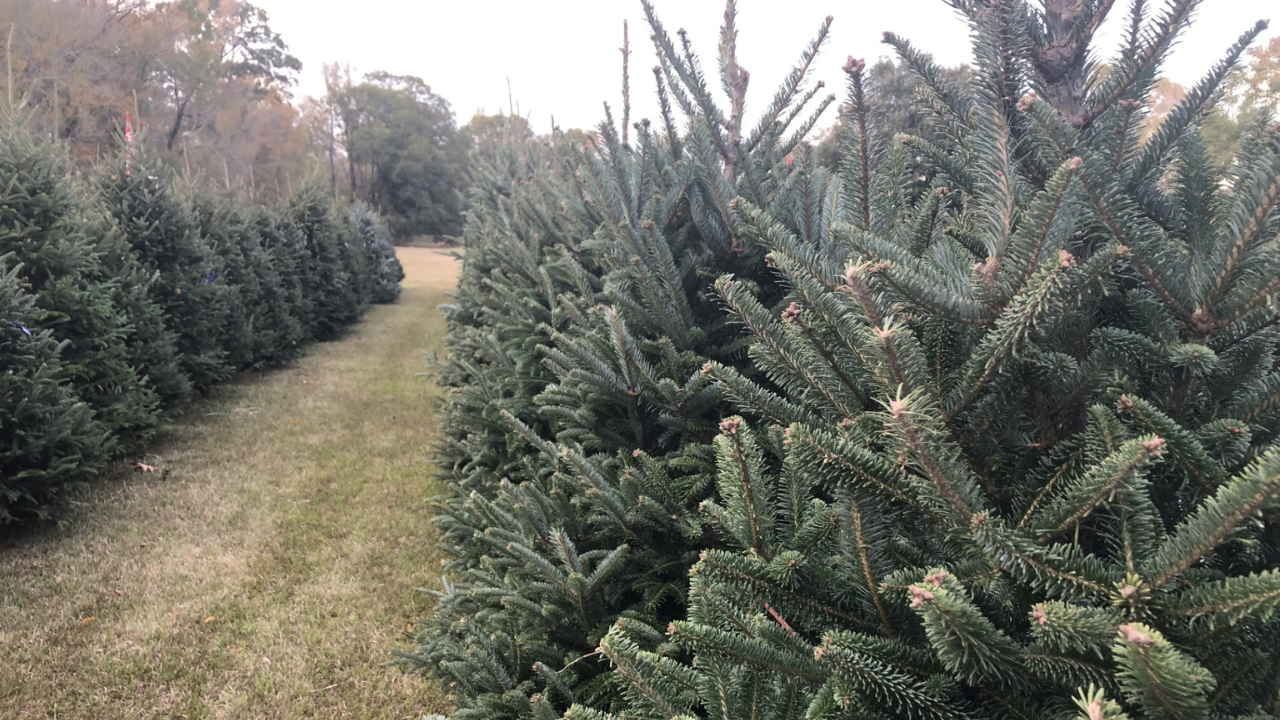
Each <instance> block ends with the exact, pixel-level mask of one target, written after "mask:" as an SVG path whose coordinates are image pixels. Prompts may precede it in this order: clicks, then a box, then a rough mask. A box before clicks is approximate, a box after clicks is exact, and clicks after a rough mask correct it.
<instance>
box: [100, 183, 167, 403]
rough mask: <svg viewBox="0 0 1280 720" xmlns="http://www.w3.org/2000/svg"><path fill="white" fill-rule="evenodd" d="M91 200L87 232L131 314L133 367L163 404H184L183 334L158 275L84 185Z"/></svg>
mask: <svg viewBox="0 0 1280 720" xmlns="http://www.w3.org/2000/svg"><path fill="white" fill-rule="evenodd" d="M80 193H81V194H82V195H83V196H86V197H89V198H93V200H92V201H90V202H87V203H86V204H87V205H88V207H86V208H84V209H85V210H86V215H85V216H84V217H83V219H82V220H83V222H84V232H85V234H86V235H88V236H89V237H90V238H91V241H92V243H93V248H94V250H95V251H96V252H97V254H98V259H99V265H100V269H101V273H102V275H101V277H99V278H98V280H99V281H100V282H103V283H107V284H108V286H109V287H110V288H111V290H112V302H113V304H114V305H115V306H116V307H117V308H119V309H120V311H121V312H122V313H123V314H124V316H125V318H126V324H125V351H126V352H127V353H128V360H129V364H130V366H132V367H133V368H134V371H135V372H136V373H137V374H138V376H139V377H140V378H142V379H143V380H144V381H145V382H146V385H147V386H148V387H150V388H151V389H152V390H153V391H154V392H155V394H156V396H157V397H158V398H159V400H160V407H161V408H165V409H173V408H179V407H182V406H184V405H186V403H187V402H188V401H189V400H190V399H191V393H192V387H191V379H190V378H189V377H188V376H187V374H186V373H185V372H183V370H182V365H181V363H180V362H179V360H178V339H177V336H175V335H174V333H173V331H172V330H171V329H170V328H169V325H168V323H167V322H166V319H165V313H164V309H163V308H162V307H161V306H160V304H159V303H158V302H157V301H156V298H155V297H154V295H153V293H152V287H153V286H154V285H155V283H156V281H157V280H158V278H157V276H156V274H155V273H154V272H148V271H147V269H146V268H145V267H144V266H143V264H142V262H141V261H140V260H139V259H138V255H137V253H135V252H134V250H133V248H132V247H131V246H130V245H129V241H128V240H127V239H126V237H125V234H124V232H123V231H122V230H121V228H120V225H119V224H118V223H117V222H116V220H115V218H114V217H112V216H111V215H110V213H109V212H108V211H107V209H106V208H105V207H104V206H103V205H102V203H101V202H100V201H98V199H97V198H96V196H95V194H94V189H93V188H89V187H83V186H82V187H81V188H80Z"/></svg>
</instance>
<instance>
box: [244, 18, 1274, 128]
mask: <svg viewBox="0 0 1280 720" xmlns="http://www.w3.org/2000/svg"><path fill="white" fill-rule="evenodd" d="M654 3H655V6H656V8H657V12H658V16H659V19H660V20H661V21H662V22H663V24H664V25H665V27H666V29H667V32H668V33H669V34H671V35H672V37H673V38H674V37H675V32H676V30H678V29H680V28H685V29H687V30H688V31H689V36H690V39H691V40H692V41H693V43H694V48H695V50H697V51H698V53H699V56H700V57H701V58H702V62H703V68H704V70H706V71H707V73H708V76H709V77H708V79H709V80H712V81H713V83H712V84H713V87H719V83H718V80H716V78H717V75H716V72H715V68H716V65H715V52H716V46H717V42H718V37H719V36H718V32H719V27H720V22H721V17H722V14H723V12H724V3H723V2H722V0H654ZM255 4H256V5H258V6H259V7H261V8H263V9H264V10H266V11H267V12H268V13H269V15H270V23H271V26H272V28H273V29H274V30H275V31H276V32H278V33H280V34H281V35H283V36H284V40H285V42H286V43H288V45H289V47H290V49H291V50H292V52H293V53H294V54H295V55H296V56H297V57H298V58H299V59H300V60H302V62H303V66H304V67H303V73H302V76H301V80H300V83H299V88H298V94H299V95H316V94H320V93H322V92H323V89H324V84H323V81H322V79H321V66H322V65H323V64H324V63H325V62H335V61H336V62H340V63H349V64H350V65H351V68H352V71H353V73H364V72H371V71H375V70H385V71H387V72H391V73H396V74H402V75H417V76H419V77H421V78H423V79H424V80H425V81H426V82H427V84H428V85H430V86H431V88H432V90H434V91H435V92H436V93H438V94H440V95H442V96H443V97H444V98H445V99H447V100H448V101H449V102H450V104H451V105H452V106H453V109H454V112H455V113H456V114H457V116H458V122H459V124H463V123H465V122H466V121H467V120H468V119H470V117H471V116H472V114H474V113H475V112H476V111H477V110H484V111H486V112H488V113H489V114H494V113H496V112H498V111H500V110H504V111H505V109H506V107H507V81H508V79H510V83H511V90H512V94H513V96H514V99H515V102H516V104H517V105H518V107H519V111H520V113H521V114H522V115H525V116H527V117H529V119H530V121H531V122H532V123H533V126H534V129H535V130H536V131H538V132H545V131H547V130H548V129H549V128H550V124H551V123H550V118H551V116H553V115H554V116H555V120H556V124H557V125H559V126H560V127H561V128H564V129H568V128H571V127H582V128H588V127H592V126H594V125H596V124H597V123H598V122H599V121H600V120H601V119H602V118H603V116H604V115H603V108H602V104H601V103H602V102H605V101H607V102H609V104H610V106H611V107H612V108H613V111H614V116H615V118H617V117H618V116H619V115H620V114H621V90H620V88H621V54H620V53H619V52H618V48H619V47H621V45H622V21H623V19H626V20H628V21H629V23H630V32H631V86H632V90H631V101H632V120H633V121H635V120H637V119H639V118H642V117H649V118H651V119H654V120H656V118H657V109H656V101H655V100H654V92H653V74H652V68H653V66H654V64H655V60H654V57H655V56H654V51H653V44H652V42H651V41H650V40H649V31H648V25H647V24H646V23H645V21H644V13H643V11H642V9H641V5H640V1H639V0H417V1H416V2H414V1H412V0H410V1H408V2H406V0H357V1H356V2H351V0H255ZM1127 5H1128V3H1127V0H1118V1H1117V2H1116V10H1115V11H1113V13H1112V18H1111V22H1110V25H1111V27H1110V28H1106V29H1104V33H1103V35H1104V46H1106V47H1107V51H1108V52H1109V51H1110V49H1111V47H1110V46H1109V45H1106V41H1107V39H1108V38H1110V39H1111V42H1115V41H1116V39H1117V38H1118V37H1119V27H1118V25H1119V24H1120V23H1121V22H1123V19H1124V14H1125V10H1126V9H1127ZM1148 5H1149V6H1156V3H1154V2H1150V3H1148ZM1277 11H1280V2H1277V0H1206V1H1205V2H1204V4H1203V5H1202V6H1201V9H1200V11H1199V12H1198V14H1197V16H1196V18H1195V21H1194V23H1193V24H1192V26H1191V29H1190V30H1189V31H1187V32H1186V33H1185V34H1184V35H1183V39H1182V43H1181V45H1180V46H1179V47H1178V48H1177V49H1176V50H1175V52H1174V54H1173V56H1172V58H1171V59H1170V61H1169V62H1168V64H1167V65H1166V68H1165V74H1166V75H1168V76H1170V77H1171V78H1173V79H1174V80H1175V81H1177V82H1181V83H1183V84H1189V83H1192V82H1195V80H1196V79H1197V78H1198V77H1199V76H1200V75H1201V74H1202V73H1203V72H1204V71H1206V70H1207V69H1208V68H1209V67H1210V65H1212V64H1213V63H1214V62H1215V61H1216V60H1217V59H1218V58H1219V57H1221V55H1222V52H1223V51H1224V50H1225V49H1226V48H1227V46H1228V45H1230V44H1231V42H1232V41H1234V40H1235V38H1236V37H1237V36H1238V35H1239V34H1240V33H1241V32H1243V31H1244V30H1245V29H1246V28H1248V27H1249V26H1251V25H1252V24H1253V22H1254V21H1256V20H1258V19H1260V18H1265V17H1271V16H1275V17H1274V19H1275V20H1276V23H1275V25H1280V12H1277ZM828 14H830V15H833V16H834V17H835V22H834V24H833V25H832V29H831V35H830V38H829V40H828V42H827V45H826V48H825V50H824V51H823V53H822V55H820V56H819V58H818V61H817V63H816V70H817V75H816V77H817V78H819V79H823V80H825V81H826V83H827V87H828V91H830V92H835V93H836V94H837V96H838V97H839V98H840V99H841V100H843V99H844V98H843V95H844V83H843V79H842V76H843V73H841V71H840V66H841V65H842V64H843V63H844V60H845V58H846V57H847V56H849V55H853V56H854V57H864V58H867V59H868V60H873V59H874V58H876V57H879V56H881V55H886V54H888V53H887V51H888V50H889V49H890V48H889V47H888V46H887V45H884V44H882V43H881V42H880V35H881V32H882V31H884V30H893V31H894V32H896V33H898V34H900V35H903V36H905V37H907V38H909V39H910V40H911V41H912V42H913V43H914V44H915V45H916V46H917V47H920V48H921V49H924V50H926V51H928V52H931V53H932V54H933V55H934V57H935V58H936V59H937V60H938V61H940V62H941V63H943V64H946V65H955V64H959V63H961V62H966V61H968V59H969V41H968V37H967V34H966V33H967V30H966V27H965V25H964V24H963V23H962V22H961V21H960V20H959V19H957V18H956V16H955V15H954V13H953V12H952V11H951V9H950V8H949V7H948V6H947V5H945V4H944V3H943V1H942V0H891V1H890V2H867V1H866V0H843V1H837V0H787V1H786V2H778V1H777V0H739V2H738V51H739V58H740V63H741V65H742V66H743V67H745V68H746V69H747V70H748V71H750V72H751V88H750V92H749V93H748V107H747V117H748V118H750V119H754V117H755V115H754V114H753V112H759V111H760V108H761V107H762V106H763V104H764V103H765V102H767V101H768V99H769V98H770V97H771V96H772V94H773V91H774V89H775V88H776V86H777V83H778V82H780V81H781V79H782V78H783V77H784V75H785V74H786V73H787V71H788V70H789V69H790V68H791V66H792V64H793V63H794V62H795V61H796V59H797V58H798V57H799V54H800V52H801V50H803V48H804V46H805V44H806V43H808V41H809V39H810V38H812V37H813V34H814V32H815V31H816V30H817V28H818V26H819V25H820V24H821V22H822V19H823V18H824V17H825V16H826V15H828ZM1276 32H1277V28H1276V27H1275V26H1274V25H1273V27H1272V28H1271V29H1269V30H1268V31H1267V32H1266V34H1265V35H1264V36H1263V41H1265V39H1266V38H1269V37H1272V36H1274V35H1275V34H1276ZM753 100H754V103H753V102H752V101H753ZM828 112H829V113H831V114H830V116H829V118H828V119H827V120H826V121H824V122H823V123H820V126H821V125H826V124H829V123H830V122H831V121H834V111H833V110H832V111H828Z"/></svg>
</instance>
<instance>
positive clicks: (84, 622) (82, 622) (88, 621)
mask: <svg viewBox="0 0 1280 720" xmlns="http://www.w3.org/2000/svg"><path fill="white" fill-rule="evenodd" d="M97 619H98V618H96V617H94V616H92V615H90V616H89V617H87V618H85V619H83V620H81V621H80V627H84V626H85V625H88V624H89V623H91V622H93V621H94V620H97Z"/></svg>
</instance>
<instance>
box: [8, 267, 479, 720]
mask: <svg viewBox="0 0 1280 720" xmlns="http://www.w3.org/2000/svg"><path fill="white" fill-rule="evenodd" d="M400 253H401V259H402V261H403V262H404V264H405V269H406V271H407V273H408V278H407V279H406V282H405V291H404V295H403V297H402V298H401V300H400V302H399V303H398V304H396V305H393V306H387V307H376V308H374V309H373V310H372V311H371V312H370V313H369V315H368V316H367V318H366V319H365V321H364V322H363V323H362V324H361V325H359V326H358V327H357V328H355V329H354V330H352V332H351V333H350V334H349V335H348V336H347V337H346V338H345V339H343V340H342V341H340V342H336V343H326V344H323V345H319V346H316V347H313V348H312V349H311V351H310V353H309V354H308V355H307V357H305V358H303V359H302V360H300V361H299V362H297V363H295V364H294V365H292V366H290V367H288V368H286V369H283V370H280V371H276V372H271V373H266V374H262V375H257V376H253V377H248V378H245V379H243V380H241V381H239V382H235V383H232V384H230V385H227V386H225V387H222V388H220V389H218V390H217V391H216V393H215V394H214V396H213V397H212V398H211V399H210V400H209V401H208V402H205V403H202V404H201V405H199V406H198V407H197V408H196V409H195V410H194V411H193V412H191V413H190V414H189V416H188V417H187V418H185V419H183V420H182V421H180V422H178V423H176V424H175V425H174V427H173V428H172V429H171V430H170V431H168V432H167V433H166V436H165V438H164V440H163V441H162V442H160V443H158V444H157V446H156V447H155V448H154V449H153V450H152V452H153V453H154V454H153V455H151V456H149V457H148V458H147V459H146V462H147V463H149V464H151V465H154V466H156V467H158V468H159V472H156V473H145V474H144V473H130V474H127V475H125V476H123V477H122V478H118V479H115V480H104V481H102V482H100V483H98V484H97V486H96V487H93V488H91V489H90V490H89V491H88V492H86V493H85V494H84V495H83V496H81V497H79V498H78V499H77V500H76V502H75V507H73V508H71V509H70V511H69V512H68V513H66V515H65V517H64V523H63V524H62V525H61V526H59V527H48V528H43V529H39V530H36V531H27V532H26V533H25V534H23V535H21V536H19V537H10V538H8V539H6V540H4V541H3V542H0V717H2V718H44V717H49V718H54V717H57V718H104V719H114V718H303V717H308V718H420V717H421V716H422V715H423V714H424V713H431V712H439V711H442V710H445V709H446V702H445V700H444V698H443V697H442V696H441V695H440V693H439V692H438V691H437V690H436V689H435V687H434V686H433V685H431V684H430V683H428V682H426V681H424V680H422V679H421V678H417V677H412V676H408V675H405V674H403V673H401V672H400V671H398V670H396V669H393V668H386V667H382V666H381V663H382V662H384V661H385V660H387V659H388V658H389V656H390V653H391V651H392V650H394V649H396V648H397V647H403V645H402V642H401V639H400V636H399V631H400V630H402V629H404V627H405V625H406V624H407V623H410V622H412V621H413V619H414V618H415V617H417V616H419V615H421V614H422V613H424V612H426V611H427V610H428V607H429V603H428V601H427V599H426V598H424V597H423V596H421V595H419V594H417V593H416V592H415V588H417V587H422V586H429V585H432V584H433V583H434V582H435V579H436V576H435V573H434V569H435V568H436V567H438V562H437V560H436V558H435V553H434V537H433V532H432V528H431V525H430V523H429V518H428V508H427V507H426V503H425V499H426V498H427V497H429V496H430V495H432V494H434V493H435V492H436V488H435V487H434V486H433V481H432V480H431V469H430V466H429V460H428V457H427V446H428V443H429V442H430V439H431V437H432V434H433V433H434V432H436V425H435V419H434V417H433V415H432V412H431V403H430V402H429V401H430V397H431V396H432V395H433V393H434V392H435V390H434V389H433V388H432V387H431V386H430V385H429V384H428V383H427V381H425V380H423V379H422V378H421V377H418V376H417V373H419V372H420V371H421V370H422V369H423V352H424V351H426V350H429V349H432V348H438V347H439V346H440V343H441V338H442V335H443V332H444V322H443V319H442V318H441V316H440V313H439V311H438V310H437V309H436V306H437V305H439V304H440V303H442V302H445V301H446V297H445V296H444V294H443V293H444V292H445V291H446V290H448V289H450V288H452V287H453V285H454V283H455V281H456V276H457V267H458V265H457V263H456V262H455V261H454V260H453V259H452V258H450V257H449V256H448V255H447V254H446V253H443V252H440V251H435V250H428V249H423V248H401V249H400Z"/></svg>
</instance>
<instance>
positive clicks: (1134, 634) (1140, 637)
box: [1119, 623, 1152, 645]
mask: <svg viewBox="0 0 1280 720" xmlns="http://www.w3.org/2000/svg"><path fill="white" fill-rule="evenodd" d="M1119 629H1120V634H1121V635H1123V636H1124V639H1125V640H1128V641H1129V642H1131V643H1133V644H1134V645H1150V644H1151V642H1152V640H1151V636H1150V635H1148V634H1147V633H1144V632H1142V631H1141V630H1139V629H1137V628H1135V627H1134V626H1132V625H1129V624H1128V623H1125V624H1124V625H1121V626H1120V628H1119Z"/></svg>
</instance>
